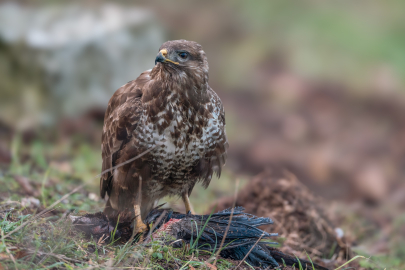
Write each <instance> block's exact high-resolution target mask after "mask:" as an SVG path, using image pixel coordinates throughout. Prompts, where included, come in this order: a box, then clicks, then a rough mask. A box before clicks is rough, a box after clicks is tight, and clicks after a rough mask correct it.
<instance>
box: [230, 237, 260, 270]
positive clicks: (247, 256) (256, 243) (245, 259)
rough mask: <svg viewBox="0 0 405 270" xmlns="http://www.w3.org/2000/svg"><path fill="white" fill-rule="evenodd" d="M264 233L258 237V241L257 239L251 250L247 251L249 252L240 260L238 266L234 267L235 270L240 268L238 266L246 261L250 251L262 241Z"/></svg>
mask: <svg viewBox="0 0 405 270" xmlns="http://www.w3.org/2000/svg"><path fill="white" fill-rule="evenodd" d="M263 235H264V233H263V234H262V235H260V237H259V239H257V241H256V243H255V244H254V245H253V246H252V248H251V249H250V250H249V252H248V253H247V254H246V255H245V257H244V258H243V260H241V261H240V262H239V264H238V266H236V269H238V268H239V267H240V265H241V264H242V263H243V262H244V261H245V260H246V258H247V257H248V256H249V254H250V252H252V250H253V249H254V248H255V246H256V245H257V244H258V243H259V241H260V240H261V239H262V237H263Z"/></svg>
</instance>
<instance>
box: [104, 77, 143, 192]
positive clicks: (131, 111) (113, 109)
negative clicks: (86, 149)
mask: <svg viewBox="0 0 405 270" xmlns="http://www.w3.org/2000/svg"><path fill="white" fill-rule="evenodd" d="M149 73H150V71H145V72H143V73H142V74H141V75H140V76H139V77H138V78H137V79H136V80H133V81H130V82H128V83H127V84H125V85H123V86H121V87H120V88H119V89H118V90H117V91H116V92H115V93H114V95H113V96H112V97H111V99H110V101H109V102H108V107H107V110H106V112H105V116H104V126H103V134H102V137H101V155H102V161H103V164H102V169H101V171H105V170H108V169H111V168H112V167H113V166H115V165H117V164H115V162H116V160H117V159H118V158H119V156H118V155H119V151H120V150H121V149H122V148H123V147H124V146H125V144H126V143H127V142H128V141H129V140H130V139H131V136H132V133H133V131H134V130H135V129H136V127H137V126H138V122H139V119H140V117H141V115H142V94H143V86H144V85H145V84H146V83H147V82H148V81H149V78H150V76H149ZM111 180H112V172H107V173H105V174H103V175H102V176H101V177H100V195H101V197H102V198H104V197H105V194H106V193H107V194H109V192H110V191H111V185H112V181H111Z"/></svg>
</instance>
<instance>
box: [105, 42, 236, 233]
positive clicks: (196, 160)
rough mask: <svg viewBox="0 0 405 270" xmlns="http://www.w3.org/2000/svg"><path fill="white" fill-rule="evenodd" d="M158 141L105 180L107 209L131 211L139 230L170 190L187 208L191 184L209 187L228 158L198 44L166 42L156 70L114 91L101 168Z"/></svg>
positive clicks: (220, 114)
mask: <svg viewBox="0 0 405 270" xmlns="http://www.w3.org/2000/svg"><path fill="white" fill-rule="evenodd" d="M156 144H159V146H157V147H156V148H154V149H153V150H152V151H150V152H149V153H147V154H146V155H144V156H142V157H141V158H139V159H136V160H135V161H133V162H131V163H128V164H126V165H124V166H122V167H119V168H117V169H114V170H113V171H111V172H109V173H106V174H104V175H102V176H101V179H100V192H101V197H103V198H104V197H105V195H106V194H108V201H107V205H106V208H105V210H104V211H105V212H106V213H107V214H111V215H114V214H117V213H118V212H122V211H129V212H132V213H133V214H135V216H136V225H137V226H138V227H140V229H139V231H141V230H144V226H145V225H144V224H143V222H142V221H141V217H143V218H145V216H146V215H147V214H148V212H149V211H150V210H151V209H152V208H153V206H154V204H155V202H157V200H159V199H160V198H162V197H164V196H166V195H179V196H181V197H182V198H183V201H184V203H185V205H186V211H189V210H190V204H189V201H188V196H189V195H190V194H191V191H192V190H193V187H194V185H195V184H196V183H197V182H198V181H201V182H202V183H203V185H204V186H205V187H207V186H208V185H209V183H210V180H211V177H212V174H213V173H214V172H216V173H217V174H218V175H220V173H221V167H222V166H223V164H224V163H225V159H226V149H227V147H228V142H227V138H226V134H225V112H224V108H223V106H222V103H221V100H220V99H219V97H218V96H217V94H216V93H215V92H214V91H213V90H212V89H211V87H210V86H209V85H208V62H207V58H206V55H205V52H204V51H203V50H202V47H201V45H199V44H197V43H196V42H193V41H186V40H175V41H168V42H165V43H164V44H163V45H162V46H161V47H160V49H159V54H158V56H157V57H156V60H155V67H154V68H153V69H152V70H148V71H145V72H143V73H142V74H141V75H140V76H139V77H138V78H137V79H136V80H134V81H130V82H128V83H127V84H125V85H124V86H122V87H121V88H119V89H118V90H117V91H116V92H115V94H114V95H113V96H112V98H111V99H110V101H109V104H108V108H107V111H106V114H105V119H104V127H103V135H102V145H101V148H102V159H103V166H102V170H103V171H104V170H108V169H110V168H112V167H113V166H116V165H118V164H121V163H123V162H125V161H127V160H129V159H131V158H133V157H135V156H137V155H139V154H141V153H143V152H145V151H146V150H148V149H150V148H151V147H154V146H156ZM140 179H141V181H140ZM139 182H141V189H142V190H141V192H140V193H141V195H142V199H141V200H138V199H137V196H138V193H139V192H138V189H139Z"/></svg>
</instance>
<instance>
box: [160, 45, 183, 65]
mask: <svg viewBox="0 0 405 270" xmlns="http://www.w3.org/2000/svg"><path fill="white" fill-rule="evenodd" d="M166 55H167V50H166V49H163V50H160V52H159V53H158V55H157V56H156V58H155V65H156V64H157V63H158V62H160V63H165V62H170V63H173V64H176V65H178V64H179V63H178V62H174V61H172V60H170V59H167V58H166Z"/></svg>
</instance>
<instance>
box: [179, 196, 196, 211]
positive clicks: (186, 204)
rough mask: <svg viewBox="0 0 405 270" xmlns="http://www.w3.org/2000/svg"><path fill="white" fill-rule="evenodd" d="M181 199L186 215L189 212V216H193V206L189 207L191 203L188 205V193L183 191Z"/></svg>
mask: <svg viewBox="0 0 405 270" xmlns="http://www.w3.org/2000/svg"><path fill="white" fill-rule="evenodd" d="M181 197H182V199H183V202H184V206H185V207H186V214H188V212H191V214H193V215H194V214H195V212H194V209H193V206H192V205H191V203H190V199H189V198H188V192H187V191H185V192H184V193H183V194H182V196H181Z"/></svg>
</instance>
